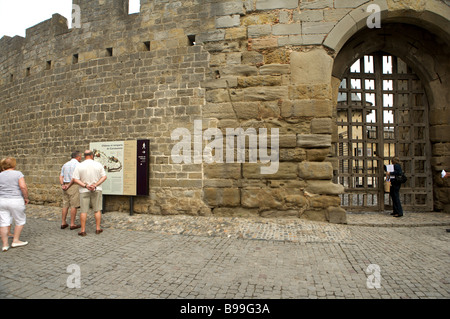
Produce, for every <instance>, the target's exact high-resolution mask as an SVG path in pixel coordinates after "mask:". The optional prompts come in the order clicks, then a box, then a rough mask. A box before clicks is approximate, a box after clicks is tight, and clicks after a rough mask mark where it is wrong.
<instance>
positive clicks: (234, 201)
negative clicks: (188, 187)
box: [203, 188, 241, 207]
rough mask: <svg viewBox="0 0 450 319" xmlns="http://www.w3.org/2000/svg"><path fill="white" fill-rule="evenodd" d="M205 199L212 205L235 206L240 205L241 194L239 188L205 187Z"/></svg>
mask: <svg viewBox="0 0 450 319" xmlns="http://www.w3.org/2000/svg"><path fill="white" fill-rule="evenodd" d="M203 199H204V200H205V202H206V203H207V204H208V205H211V206H228V207H235V206H239V205H240V201H241V194H240V191H239V189H238V188H205V189H204V190H203Z"/></svg>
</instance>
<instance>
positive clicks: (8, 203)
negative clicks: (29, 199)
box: [0, 198, 27, 227]
mask: <svg viewBox="0 0 450 319" xmlns="http://www.w3.org/2000/svg"><path fill="white" fill-rule="evenodd" d="M13 219H14V222H15V224H16V226H22V225H25V222H26V220H27V218H26V215H25V201H24V200H23V198H0V227H7V226H10V225H11V223H12V221H13Z"/></svg>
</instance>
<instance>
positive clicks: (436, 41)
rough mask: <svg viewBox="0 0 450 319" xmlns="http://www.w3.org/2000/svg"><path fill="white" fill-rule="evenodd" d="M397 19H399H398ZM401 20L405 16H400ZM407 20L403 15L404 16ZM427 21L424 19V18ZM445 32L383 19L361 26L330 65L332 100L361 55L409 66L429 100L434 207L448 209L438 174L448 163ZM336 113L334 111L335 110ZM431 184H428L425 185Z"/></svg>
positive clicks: (449, 78)
mask: <svg viewBox="0 0 450 319" xmlns="http://www.w3.org/2000/svg"><path fill="white" fill-rule="evenodd" d="M400 20H401V19H400ZM403 20H405V19H403ZM406 20H407V19H406ZM424 24H425V25H427V22H426V21H425V22H424ZM447 40H448V34H446V33H441V34H434V33H431V32H430V31H428V30H427V29H424V28H422V27H419V26H416V25H412V24H406V23H384V24H383V25H382V28H380V29H367V28H366V29H363V30H361V31H359V32H357V33H356V34H354V35H353V36H352V37H351V38H349V40H348V41H347V42H346V43H345V45H343V46H342V48H341V49H340V51H339V53H338V54H337V56H336V58H335V61H334V65H333V74H332V76H333V88H334V93H335V98H334V101H337V92H338V87H339V85H340V82H341V79H342V77H343V76H344V74H345V72H346V70H347V69H348V68H349V67H350V66H351V65H352V64H353V63H354V62H355V61H357V60H358V59H360V58H361V57H363V56H364V55H367V54H371V53H373V52H378V51H382V52H386V53H388V54H391V55H393V56H396V57H399V58H400V59H402V60H403V61H405V62H406V64H407V65H408V66H410V67H411V68H412V69H413V70H414V72H415V73H416V74H417V75H418V77H419V78H420V80H421V81H422V83H423V86H424V90H425V92H426V96H427V99H428V104H429V110H428V111H429V112H428V114H429V115H428V118H427V119H426V121H427V124H428V125H429V132H430V136H429V141H430V143H431V155H429V156H428V157H427V159H426V160H427V161H429V163H430V167H431V174H432V176H433V192H434V205H433V209H434V210H444V211H448V212H450V203H449V199H448V198H449V196H448V194H449V185H448V182H447V181H443V180H442V179H441V178H440V177H439V173H440V171H441V170H442V169H446V170H448V169H449V167H450V126H449V118H450V105H449V101H450V93H449V92H448V89H447V88H448V83H449V82H450V62H449V60H448V56H449V54H450V46H449V41H447ZM335 114H336V113H335ZM429 187H431V186H429Z"/></svg>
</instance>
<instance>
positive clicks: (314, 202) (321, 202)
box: [309, 195, 341, 208]
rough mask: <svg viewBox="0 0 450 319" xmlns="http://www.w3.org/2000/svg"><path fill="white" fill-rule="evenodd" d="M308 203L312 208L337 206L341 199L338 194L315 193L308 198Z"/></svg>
mask: <svg viewBox="0 0 450 319" xmlns="http://www.w3.org/2000/svg"><path fill="white" fill-rule="evenodd" d="M309 204H310V206H311V207H313V208H327V207H330V206H339V205H340V204H341V199H340V198H339V196H329V195H316V196H312V197H310V198H309Z"/></svg>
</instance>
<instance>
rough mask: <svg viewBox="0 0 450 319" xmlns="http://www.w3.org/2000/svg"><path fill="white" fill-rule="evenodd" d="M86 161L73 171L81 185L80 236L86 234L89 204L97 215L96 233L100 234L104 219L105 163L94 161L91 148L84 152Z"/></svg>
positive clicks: (75, 178)
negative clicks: (103, 188)
mask: <svg viewBox="0 0 450 319" xmlns="http://www.w3.org/2000/svg"><path fill="white" fill-rule="evenodd" d="M84 159H85V160H84V162H83V163H81V164H79V165H78V166H77V167H76V168H75V171H74V172H73V181H74V182H75V183H77V184H78V185H80V186H81V187H80V206H81V209H80V210H81V212H80V221H81V231H80V232H79V233H78V235H80V236H86V218H87V212H88V210H89V205H90V204H91V205H92V208H93V210H94V216H95V224H96V231H95V233H96V234H100V233H101V232H102V231H103V230H102V229H101V220H102V212H101V210H102V188H101V186H100V185H101V184H102V183H103V182H104V181H105V180H106V173H105V169H104V168H103V165H102V164H100V163H99V162H95V161H94V153H93V152H92V151H91V150H87V151H85V152H84Z"/></svg>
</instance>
